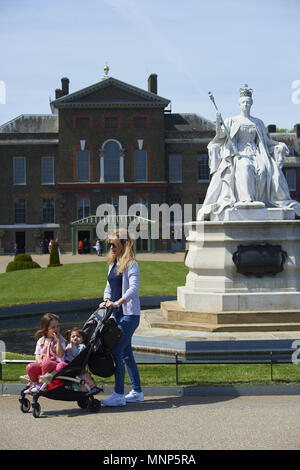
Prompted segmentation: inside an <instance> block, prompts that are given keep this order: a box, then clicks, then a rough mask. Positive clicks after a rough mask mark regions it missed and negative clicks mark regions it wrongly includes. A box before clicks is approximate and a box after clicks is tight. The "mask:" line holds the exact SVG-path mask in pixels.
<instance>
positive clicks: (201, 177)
mask: <svg viewBox="0 0 300 470" xmlns="http://www.w3.org/2000/svg"><path fill="white" fill-rule="evenodd" d="M198 181H199V182H200V181H201V182H202V181H205V182H208V181H209V166H208V155H198Z"/></svg>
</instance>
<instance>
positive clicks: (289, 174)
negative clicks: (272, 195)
mask: <svg viewBox="0 0 300 470" xmlns="http://www.w3.org/2000/svg"><path fill="white" fill-rule="evenodd" d="M284 172H285V178H286V181H287V184H288V187H289V190H290V191H296V169H295V168H286V169H285V170H284Z"/></svg>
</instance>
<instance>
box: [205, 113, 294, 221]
mask: <svg viewBox="0 0 300 470" xmlns="http://www.w3.org/2000/svg"><path fill="white" fill-rule="evenodd" d="M249 120H250V121H251V122H252V124H254V126H255V128H256V132H257V151H256V155H255V158H257V159H260V161H261V162H262V165H263V166H265V168H266V170H267V180H266V184H265V188H263V197H262V198H261V202H264V203H265V205H266V207H284V208H291V207H292V208H293V209H294V210H295V213H296V214H297V215H298V216H300V203H299V202H297V201H293V200H292V199H291V198H290V193H289V188H288V185H287V182H286V179H285V176H284V174H283V172H282V170H281V166H280V164H279V162H276V160H275V156H274V147H276V146H280V145H282V144H281V143H280V142H277V141H275V140H272V139H270V138H269V137H268V135H267V132H266V129H265V126H264V123H263V122H262V121H261V120H260V119H257V118H253V117H252V116H249ZM240 125H241V118H240V116H235V117H231V118H228V119H226V121H225V126H226V128H227V130H228V131H229V135H230V137H231V140H232V141H233V142H234V144H235V147H236V148H237V147H238V143H237V136H238V130H239V128H240ZM207 148H208V154H209V167H210V173H211V175H212V178H211V181H210V184H209V187H208V190H207V194H206V197H205V200H204V203H203V206H202V207H201V209H200V210H199V212H198V216H197V219H198V220H204V219H208V218H209V216H210V214H212V213H214V214H220V213H221V212H222V211H223V210H224V209H225V208H229V207H233V205H234V204H235V203H236V202H238V200H239V199H238V198H237V194H236V190H235V181H234V178H235V173H234V158H237V157H235V156H234V151H233V148H232V145H231V143H230V141H229V139H228V138H227V136H226V134H225V133H224V132H223V133H222V135H221V136H219V137H218V135H216V137H215V138H214V139H213V140H212V141H211V142H210V143H209V144H208V147H207ZM279 153H280V152H279Z"/></svg>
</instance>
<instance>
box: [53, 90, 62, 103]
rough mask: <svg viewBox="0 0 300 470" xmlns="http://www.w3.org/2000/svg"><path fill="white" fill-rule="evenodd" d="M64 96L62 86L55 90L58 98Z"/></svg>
mask: <svg viewBox="0 0 300 470" xmlns="http://www.w3.org/2000/svg"><path fill="white" fill-rule="evenodd" d="M61 96H62V90H61V89H60V88H56V90H55V99H56V100H58V98H60V97H61Z"/></svg>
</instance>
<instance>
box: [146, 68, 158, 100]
mask: <svg viewBox="0 0 300 470" xmlns="http://www.w3.org/2000/svg"><path fill="white" fill-rule="evenodd" d="M148 91H150V92H151V93H155V94H156V95H157V74H156V73H152V74H151V75H150V76H149V78H148Z"/></svg>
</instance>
